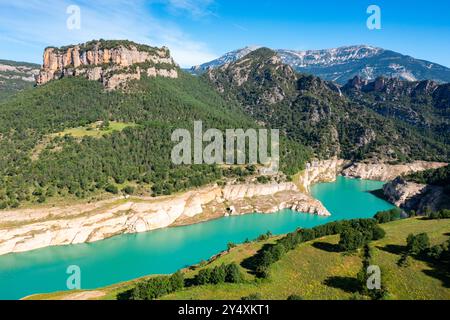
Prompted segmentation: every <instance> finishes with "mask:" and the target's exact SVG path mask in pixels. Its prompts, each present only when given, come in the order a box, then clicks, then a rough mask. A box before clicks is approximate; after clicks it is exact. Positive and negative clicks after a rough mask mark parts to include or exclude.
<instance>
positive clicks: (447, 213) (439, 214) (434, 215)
mask: <svg viewBox="0 0 450 320" xmlns="http://www.w3.org/2000/svg"><path fill="white" fill-rule="evenodd" d="M428 219H430V220H437V219H450V210H449V209H443V210H440V211H435V212H431V213H430V215H429V216H428Z"/></svg>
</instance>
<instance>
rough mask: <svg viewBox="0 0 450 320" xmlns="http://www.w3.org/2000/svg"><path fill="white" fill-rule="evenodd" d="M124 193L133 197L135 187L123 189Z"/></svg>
mask: <svg viewBox="0 0 450 320" xmlns="http://www.w3.org/2000/svg"><path fill="white" fill-rule="evenodd" d="M122 192H123V193H125V194H128V195H132V194H134V187H132V186H126V187H125V188H123V189H122Z"/></svg>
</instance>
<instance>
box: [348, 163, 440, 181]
mask: <svg viewBox="0 0 450 320" xmlns="http://www.w3.org/2000/svg"><path fill="white" fill-rule="evenodd" d="M445 166H447V163H442V162H426V161H416V162H412V163H407V164H395V165H391V164H387V163H355V164H352V165H351V166H349V167H347V168H345V169H344V170H343V171H342V175H343V176H345V177H350V178H359V179H368V180H379V181H390V180H393V179H395V178H396V177H399V176H401V175H404V174H410V173H413V172H418V171H424V170H429V169H438V168H441V167H445Z"/></svg>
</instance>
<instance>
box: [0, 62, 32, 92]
mask: <svg viewBox="0 0 450 320" xmlns="http://www.w3.org/2000/svg"><path fill="white" fill-rule="evenodd" d="M38 72H39V65H37V64H33V63H26V62H16V61H9V60H0V100H3V99H6V98H8V97H10V96H12V95H13V94H14V93H16V92H18V91H21V90H24V89H28V88H31V87H33V85H34V77H35V75H37V74H38Z"/></svg>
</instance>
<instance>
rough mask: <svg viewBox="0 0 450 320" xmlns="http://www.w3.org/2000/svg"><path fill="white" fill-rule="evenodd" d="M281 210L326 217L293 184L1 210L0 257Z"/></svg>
mask: <svg viewBox="0 0 450 320" xmlns="http://www.w3.org/2000/svg"><path fill="white" fill-rule="evenodd" d="M282 209H293V210H296V211H299V212H304V213H311V214H318V215H329V212H328V211H327V210H326V209H325V207H323V205H322V204H321V203H320V201H318V200H315V199H313V198H311V197H310V196H309V195H306V194H303V193H300V192H299V191H298V189H297V187H296V185H295V184H293V183H281V184H267V185H256V184H255V185H253V184H248V185H230V186H226V187H224V188H221V187H218V186H211V187H205V188H202V189H199V190H193V191H189V192H186V193H183V194H180V195H176V196H170V197H161V198H130V199H122V200H120V199H119V200H118V199H113V200H110V201H103V202H102V203H100V204H97V205H92V204H88V205H86V206H84V207H83V206H81V205H80V206H77V207H76V209H73V208H72V209H71V208H51V209H47V208H41V209H28V210H15V211H7V212H3V214H2V215H1V217H0V255H2V254H7V253H12V252H24V251H29V250H34V249H38V248H43V247H48V246H58V245H68V244H78V243H85V242H95V241H99V240H103V239H106V238H109V237H112V236H115V235H118V234H129V233H140V232H146V231H150V230H155V229H160V228H165V227H169V226H171V225H175V224H177V223H180V222H182V223H184V224H188V223H189V222H190V223H194V222H195V218H196V217H197V216H203V218H202V219H203V220H209V219H213V218H217V217H219V216H226V215H241V214H247V213H254V212H260V213H272V212H277V211H279V210H282Z"/></svg>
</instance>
